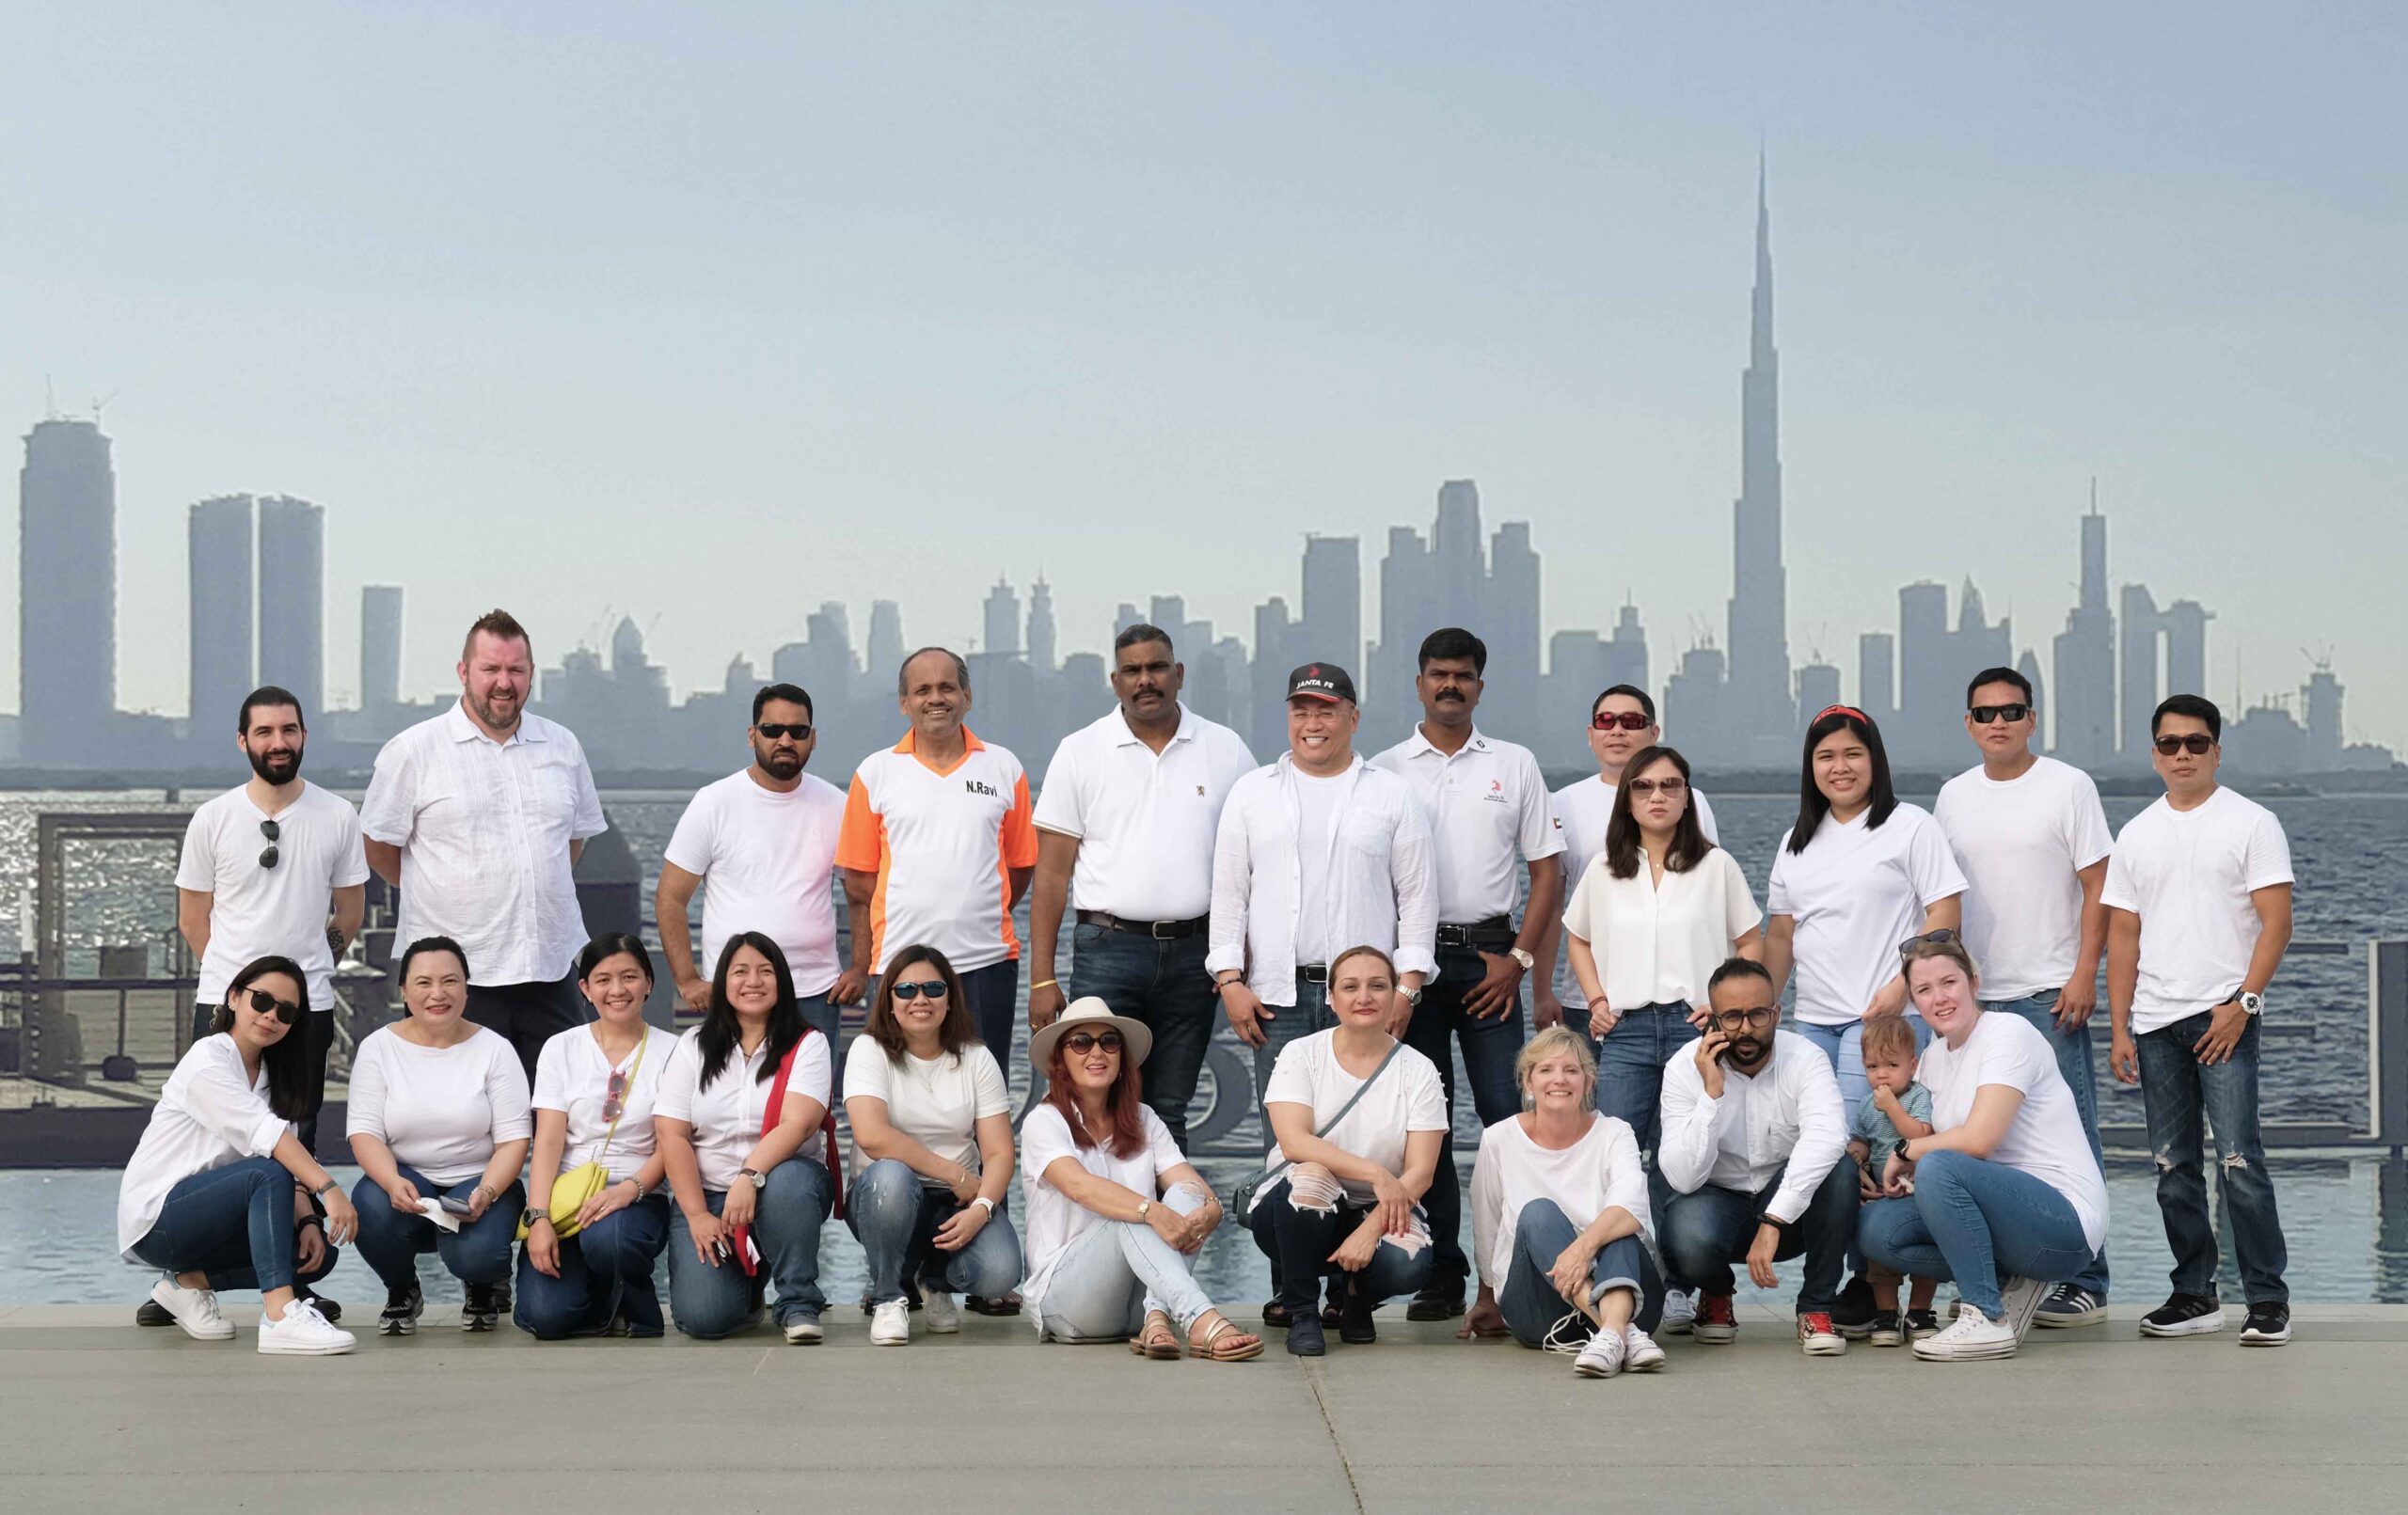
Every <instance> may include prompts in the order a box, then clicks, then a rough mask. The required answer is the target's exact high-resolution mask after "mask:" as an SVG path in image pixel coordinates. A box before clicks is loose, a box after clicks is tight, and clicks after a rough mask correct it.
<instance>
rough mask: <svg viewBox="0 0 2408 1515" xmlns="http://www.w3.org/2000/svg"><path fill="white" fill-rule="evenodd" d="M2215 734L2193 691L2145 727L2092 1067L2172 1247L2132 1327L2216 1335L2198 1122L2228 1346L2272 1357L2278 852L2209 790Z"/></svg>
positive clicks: (2276, 1264) (2285, 1317)
mask: <svg viewBox="0 0 2408 1515" xmlns="http://www.w3.org/2000/svg"><path fill="white" fill-rule="evenodd" d="M2223 736H2224V717H2223V715H2222V713H2221V712H2219V711H2218V710H2217V709H2216V707H2215V706H2214V705H2213V704H2211V703H2210V702H2208V701H2206V700H2204V699H2201V698H2200V697H2199V696H2197V695H2195V694H2178V695H2175V696H2173V697H2171V698H2170V699H2167V700H2164V701H2162V702H2160V703H2159V704H2158V707H2157V710H2156V712H2155V714H2154V715H2152V716H2151V718H2150V719H2149V739H2150V747H2151V749H2152V750H2153V752H2154V756H2153V757H2152V758H2151V759H2150V762H2151V764H2152V765H2153V766H2155V767H2156V769H2157V775H2158V777H2159V778H2160V779H2162V780H2163V781H2164V782H2165V795H2164V797H2163V798H2162V799H2160V800H2158V801H2157V802H2156V803H2155V804H2153V805H2151V806H2149V807H2148V809H2147V810H2145V811H2143V812H2141V813H2139V814H2138V815H2135V816H2133V817H2132V818H2131V820H2130V821H2127V822H2125V823H2124V829H2123V831H2122V833H2121V834H2119V835H2118V836H2117V837H2116V838H2115V853H2114V855H2113V857H2112V858H2110V860H2108V864H2107V885H2106V890H2105V892H2104V898H2105V900H2106V904H2107V911H2108V915H2107V1011H2108V1016H2109V1018H2110V1019H2111V1020H2112V1021H2113V1022H2114V1025H2115V1043H2114V1046H2113V1049H2111V1050H2110V1052H2109V1054H2108V1064H2109V1065H2110V1066H2111V1067H2112V1068H2114V1069H2115V1078H2116V1080H2117V1081H2119V1082H2123V1083H2138V1084H2139V1085H2140V1086H2141V1099H2142V1102H2143V1104H2145V1105H2146V1106H2147V1118H2148V1145H2149V1150H2150V1151H2151V1152H2154V1153H2155V1154H2157V1207H2158V1210H2159V1211H2160V1213H2161V1214H2162V1216H2163V1218H2164V1221H2165V1240H2166V1245H2167V1246H2168V1247H2170V1248H2171V1249H2172V1250H2173V1253H2174V1292H2173V1296H2172V1298H2170V1299H2168V1300H2167V1301H2166V1302H2164V1303H2163V1304H2161V1305H2159V1306H2158V1307H2157V1308H2156V1309H2154V1310H2151V1311H2150V1312H2149V1313H2148V1314H2147V1315H2145V1316H2143V1317H2141V1334H2143V1335H2145V1336H2192V1335H2197V1334H2202V1333H2205V1332H2212V1331H2222V1330H2223V1329H2224V1323H2225V1320H2224V1305H2223V1303H2222V1302H2220V1301H2219V1300H2218V1299H2217V1297H2216V1259H2217V1248H2216V1222H2215V1217H2214V1216H2212V1215H2211V1214H2210V1213H2209V1210H2208V1185H2207V1179H2206V1176H2204V1174H2203V1173H2202V1172H2201V1170H2200V1165H2199V1148H2200V1143H2201V1141H2202V1139H2203V1133H2202V1132H2201V1130H2200V1128H2199V1127H2200V1119H2201V1116H2202V1115H2204V1116H2205V1117H2206V1123H2207V1125H2208V1127H2209V1128H2210V1130H2211V1131H2212V1132H2213V1133H2214V1136H2215V1144H2216V1184H2217V1189H2218V1191H2219V1192H2220V1193H2221V1194H2222V1195H2223V1199H2224V1203H2223V1204H2222V1206H2221V1207H2220V1208H2221V1209H2222V1210H2223V1212H2224V1215H2225V1218H2226V1220H2227V1221H2229V1222H2230V1223H2231V1224H2232V1250H2233V1253H2234V1255H2237V1256H2238V1257H2239V1258H2240V1260H2241V1282H2242V1289H2243V1290H2244V1291H2245V1294H2244V1297H2245V1298H2246V1300H2247V1302H2248V1305H2249V1315H2248V1318H2247V1320H2246V1322H2245V1323H2244V1324H2243V1325H2242V1332H2241V1344H2242V1346H2244V1347H2279V1346H2281V1345H2282V1344H2283V1343H2284V1342H2287V1341H2289V1340H2290V1339H2291V1312H2290V1289H2289V1286H2288V1285H2287V1284H2285V1283H2284V1281H2283V1270H2284V1267H2285V1266H2286V1264H2287V1263H2288V1261H2289V1254H2288V1249H2287V1248H2286V1247H2285V1245H2284V1242H2283V1223H2282V1218H2281V1216H2280V1215H2279V1214H2278V1213H2276V1210H2275V1207H2274V1181H2273V1177H2272V1176H2270V1175H2269V1174H2268V1173H2267V1171H2266V1146H2265V1141H2264V1138H2263V1137H2262V1136H2261V1135H2260V1134H2259V1131H2258V1128H2257V1059H2258V1055H2259V1054H2258V1021H2259V1018H2260V1015H2261V1013H2262V1012H2263V1011H2264V1010H2265V1007H2266V989H2267V986H2269V985H2271V984H2272V983H2273V979H2274V971H2275V970H2276V969H2278V968H2280V967H2281V966H2282V962H2283V951H2284V949H2285V948H2287V947H2289V945H2290V939H2291V882H2292V876H2291V854H2290V842H2289V839H2288V838H2287V837H2285V836H2284V835H2283V825H2282V822H2280V821H2278V820H2276V819H2275V818H2274V813H2273V812H2272V811H2270V810H2268V809H2266V807H2265V806H2263V805H2260V804H2257V802H2256V801H2254V800H2250V799H2246V798H2243V797H2242V796H2240V795H2237V794H2235V793H2233V792H2232V791H2231V790H2229V789H2226V788H2225V787H2224V786H2222V785H2221V784H2219V783H2218V782H2217V781H2216V769H2217V767H2218V765H2220V764H2221V763H2222V761H2223V758H2224V749H2223Z"/></svg>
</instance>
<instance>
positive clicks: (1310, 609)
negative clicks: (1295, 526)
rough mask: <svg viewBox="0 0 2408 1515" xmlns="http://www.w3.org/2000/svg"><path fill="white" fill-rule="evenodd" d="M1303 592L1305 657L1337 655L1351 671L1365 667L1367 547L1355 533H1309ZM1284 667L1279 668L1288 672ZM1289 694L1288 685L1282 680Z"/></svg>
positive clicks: (1298, 658) (1291, 661) (1290, 660)
mask: <svg viewBox="0 0 2408 1515" xmlns="http://www.w3.org/2000/svg"><path fill="white" fill-rule="evenodd" d="M1303 583H1304V597H1303V599H1302V601H1301V602H1300V604H1301V606H1302V608H1301V610H1300V611H1299V612H1298V613H1299V614H1300V616H1301V617H1302V619H1301V621H1300V622H1299V623H1298V624H1299V628H1300V630H1299V635H1300V639H1301V645H1302V646H1304V647H1306V648H1309V649H1311V650H1310V651H1308V652H1305V653H1302V654H1300V655H1297V656H1295V657H1287V656H1284V655H1283V656H1282V658H1281V659H1279V660H1280V661H1282V662H1285V663H1288V664H1291V665H1292V664H1295V663H1298V662H1301V661H1303V660H1304V658H1306V657H1327V658H1333V659H1335V660H1336V661H1337V663H1338V665H1339V667H1341V668H1343V669H1345V670H1346V671H1348V672H1350V673H1357V674H1359V673H1361V672H1362V671H1363V667H1362V664H1363V548H1362V544H1361V543H1360V542H1358V541H1357V540H1356V539H1355V538H1354V537H1323V536H1311V535H1307V537H1306V538H1305V566H1304V580H1303ZM1285 671H1286V670H1285V669H1282V670H1281V672H1282V673H1283V674H1284V673H1285ZM1281 692H1282V694H1283V695H1284V694H1285V686H1282V691H1281Z"/></svg>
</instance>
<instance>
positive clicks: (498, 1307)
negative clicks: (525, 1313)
mask: <svg viewBox="0 0 2408 1515" xmlns="http://www.w3.org/2000/svg"><path fill="white" fill-rule="evenodd" d="M493 1307H494V1311H495V1313H497V1314H499V1315H508V1314H509V1313H510V1280H508V1279H506V1278H505V1279H503V1280H502V1281H501V1282H500V1283H499V1284H496V1285H495V1286H493ZM328 1318H329V1319H331V1318H332V1317H328Z"/></svg>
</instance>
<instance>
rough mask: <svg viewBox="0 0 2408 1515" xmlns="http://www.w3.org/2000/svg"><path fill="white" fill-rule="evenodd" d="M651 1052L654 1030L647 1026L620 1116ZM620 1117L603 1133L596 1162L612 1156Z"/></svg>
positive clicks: (629, 1070) (630, 1068) (629, 1075)
mask: <svg viewBox="0 0 2408 1515" xmlns="http://www.w3.org/2000/svg"><path fill="white" fill-rule="evenodd" d="M650 1050H652V1028H651V1027H649V1026H646V1027H645V1028H644V1032H643V1040H642V1041H640V1042H638V1043H636V1060H635V1061H634V1062H632V1063H630V1064H628V1065H627V1092H626V1094H623V1095H621V1096H620V1097H619V1115H624V1114H626V1113H627V1101H628V1100H630V1099H633V1098H634V1097H635V1093H636V1075H637V1074H639V1073H641V1072H642V1071H643V1054H644V1053H646V1052H648V1051H650ZM619 1115H613V1116H611V1117H610V1129H609V1130H607V1131H605V1132H603V1133H602V1150H600V1151H599V1152H596V1153H594V1161H596V1162H600V1161H601V1160H603V1159H604V1158H607V1157H609V1156H610V1144H611V1142H612V1141H614V1140H616V1139H617V1137H618V1134H619Z"/></svg>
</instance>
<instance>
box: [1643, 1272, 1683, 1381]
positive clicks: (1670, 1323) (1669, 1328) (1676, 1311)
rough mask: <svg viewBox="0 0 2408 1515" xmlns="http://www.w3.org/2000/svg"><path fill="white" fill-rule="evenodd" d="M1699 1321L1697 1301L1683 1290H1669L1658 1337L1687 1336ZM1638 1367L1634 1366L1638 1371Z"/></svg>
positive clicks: (1658, 1325)
mask: <svg viewBox="0 0 2408 1515" xmlns="http://www.w3.org/2000/svg"><path fill="white" fill-rule="evenodd" d="M1696 1320H1697V1301H1695V1300H1693V1299H1691V1298H1690V1297H1689V1296H1688V1294H1687V1292H1686V1291H1684V1290H1681V1289H1668V1290H1666V1291H1665V1294H1664V1318H1663V1319H1661V1320H1658V1321H1657V1322H1656V1334H1658V1335H1664V1336H1686V1335H1687V1334H1689V1327H1690V1326H1691V1325H1693V1324H1694V1323H1695V1322H1696ZM1636 1368H1637V1365H1635V1364H1634V1365H1633V1370H1634V1371H1636Z"/></svg>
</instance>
